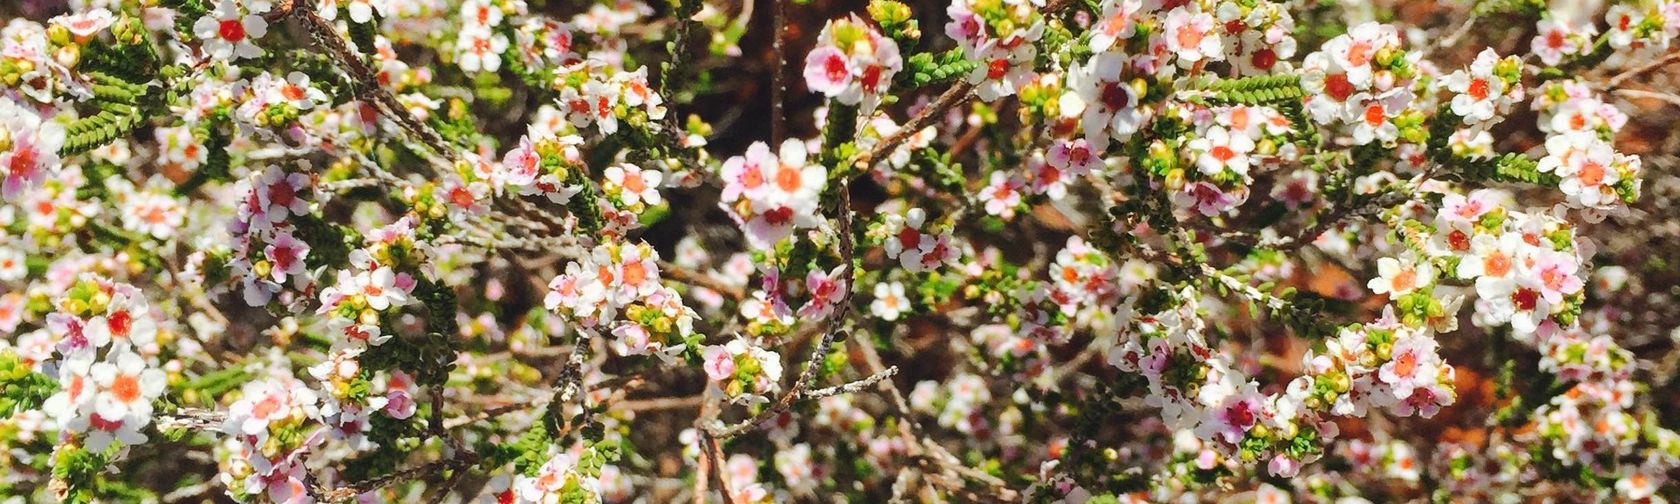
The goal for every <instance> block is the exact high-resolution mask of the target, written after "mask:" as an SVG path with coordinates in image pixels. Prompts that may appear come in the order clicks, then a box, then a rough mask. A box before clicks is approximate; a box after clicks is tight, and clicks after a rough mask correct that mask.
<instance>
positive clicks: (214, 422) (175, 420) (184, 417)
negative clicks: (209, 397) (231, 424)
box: [157, 408, 227, 431]
mask: <svg viewBox="0 0 1680 504" xmlns="http://www.w3.org/2000/svg"><path fill="white" fill-rule="evenodd" d="M225 421H227V413H226V412H223V411H217V410H207V409H200V408H181V409H179V410H176V411H175V412H174V413H170V414H166V415H158V418H157V428H158V430H165V429H186V430H191V431H213V430H218V429H220V428H221V427H222V422H225Z"/></svg>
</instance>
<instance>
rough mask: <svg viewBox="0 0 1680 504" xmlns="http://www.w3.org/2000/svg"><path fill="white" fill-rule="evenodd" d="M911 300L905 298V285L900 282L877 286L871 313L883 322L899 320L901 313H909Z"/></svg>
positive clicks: (870, 307)
mask: <svg viewBox="0 0 1680 504" xmlns="http://www.w3.org/2000/svg"><path fill="white" fill-rule="evenodd" d="M909 309H910V300H909V299H908V298H905V297H904V284H901V283H898V282H891V283H878V284H875V301H874V302H872V303H869V312H870V313H873V314H875V316H877V317H880V318H881V319H882V320H886V321H889V322H891V321H894V320H898V316H899V314H901V313H904V312H906V311H909Z"/></svg>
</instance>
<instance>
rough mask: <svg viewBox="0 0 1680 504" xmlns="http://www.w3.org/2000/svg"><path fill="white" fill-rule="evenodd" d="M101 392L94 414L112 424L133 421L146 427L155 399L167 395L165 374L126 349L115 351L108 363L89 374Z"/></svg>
mask: <svg viewBox="0 0 1680 504" xmlns="http://www.w3.org/2000/svg"><path fill="white" fill-rule="evenodd" d="M88 373H89V375H91V376H92V377H93V381H94V383H96V384H98V385H99V393H98V395H97V396H95V398H94V412H95V413H97V414H98V415H99V416H100V417H102V418H104V419H106V420H108V421H118V420H120V419H129V420H132V421H135V422H138V423H139V424H140V425H145V424H147V423H150V422H151V417H152V399H156V398H157V397H158V396H159V395H162V394H163V388H164V385H165V383H164V373H163V370H160V369H151V368H147V367H146V362H145V360H143V359H141V358H140V356H139V355H138V354H135V353H134V352H133V351H130V350H126V349H119V350H114V351H112V352H111V355H108V356H106V361H105V362H100V363H97V364H94V365H93V367H92V368H91V369H89V371H88Z"/></svg>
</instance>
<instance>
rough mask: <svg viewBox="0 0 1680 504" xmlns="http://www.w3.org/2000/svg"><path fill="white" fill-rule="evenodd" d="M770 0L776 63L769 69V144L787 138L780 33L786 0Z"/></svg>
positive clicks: (784, 29) (784, 24) (783, 50)
mask: <svg viewBox="0 0 1680 504" xmlns="http://www.w3.org/2000/svg"><path fill="white" fill-rule="evenodd" d="M770 1H771V2H772V8H771V9H770V11H771V17H772V18H774V19H773V20H772V21H771V22H772V23H774V24H775V26H773V27H772V28H771V29H772V30H774V32H773V33H774V35H772V36H771V38H770V47H771V49H772V50H773V51H774V52H775V53H776V63H775V65H774V66H772V67H771V71H770V145H781V144H782V139H784V138H787V131H786V130H787V125H786V124H785V123H786V122H787V121H786V118H785V117H782V94H783V93H784V92H786V91H787V77H786V76H785V75H783V74H784V73H786V72H784V71H783V70H785V69H784V68H782V67H784V66H786V63H787V57H786V51H787V49H786V47H785V46H784V42H783V41H782V39H783V37H782V35H785V34H786V32H787V2H788V0H770Z"/></svg>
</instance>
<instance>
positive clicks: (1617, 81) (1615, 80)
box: [1604, 51, 1680, 89]
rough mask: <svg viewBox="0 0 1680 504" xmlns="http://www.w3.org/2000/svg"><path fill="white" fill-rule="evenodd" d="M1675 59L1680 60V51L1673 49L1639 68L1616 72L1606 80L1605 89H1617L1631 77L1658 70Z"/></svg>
mask: <svg viewBox="0 0 1680 504" xmlns="http://www.w3.org/2000/svg"><path fill="white" fill-rule="evenodd" d="M1675 61H1680V51H1671V52H1669V53H1668V54H1666V55H1663V57H1661V58H1658V59H1657V60H1656V61H1652V62H1650V63H1646V64H1644V65H1640V66H1639V67H1638V68H1633V69H1629V70H1627V71H1624V72H1622V73H1619V74H1616V76H1615V77H1611V78H1610V80H1608V81H1605V82H1604V88H1605V89H1616V88H1617V87H1620V86H1621V85H1622V84H1623V83H1625V82H1627V81H1628V80H1629V79H1632V78H1634V77H1638V76H1640V75H1644V74H1647V73H1650V72H1651V71H1653V70H1656V69H1658V68H1662V67H1663V66H1664V65H1667V64H1669V63H1673V62H1675Z"/></svg>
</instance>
